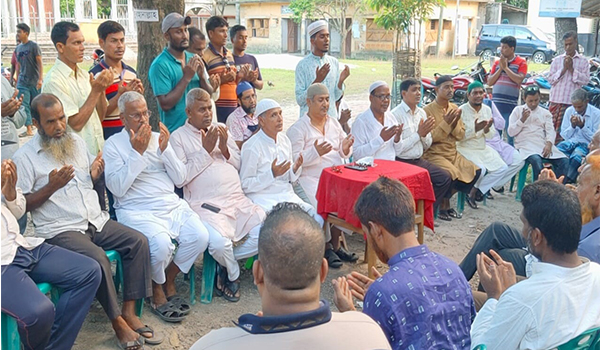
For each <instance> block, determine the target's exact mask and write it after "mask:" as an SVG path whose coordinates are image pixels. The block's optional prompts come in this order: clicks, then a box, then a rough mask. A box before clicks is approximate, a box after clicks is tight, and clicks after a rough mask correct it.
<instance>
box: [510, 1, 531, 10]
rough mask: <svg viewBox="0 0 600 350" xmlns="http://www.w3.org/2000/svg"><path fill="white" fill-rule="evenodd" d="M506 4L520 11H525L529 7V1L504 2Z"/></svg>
mask: <svg viewBox="0 0 600 350" xmlns="http://www.w3.org/2000/svg"><path fill="white" fill-rule="evenodd" d="M506 3H507V4H509V5H513V6H516V7H519V8H522V9H527V8H528V7H529V0H506Z"/></svg>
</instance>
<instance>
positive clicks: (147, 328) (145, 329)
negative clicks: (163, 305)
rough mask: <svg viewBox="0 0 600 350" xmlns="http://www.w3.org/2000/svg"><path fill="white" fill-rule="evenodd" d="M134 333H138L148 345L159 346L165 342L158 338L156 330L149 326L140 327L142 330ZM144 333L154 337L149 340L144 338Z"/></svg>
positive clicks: (139, 329)
mask: <svg viewBox="0 0 600 350" xmlns="http://www.w3.org/2000/svg"><path fill="white" fill-rule="evenodd" d="M134 332H136V333H137V334H139V335H141V336H142V337H144V341H145V342H146V344H150V345H158V344H160V343H162V342H163V340H164V338H157V337H156V335H155V333H154V330H153V329H152V328H150V326H148V325H145V326H144V327H140V328H138V329H136V330H134ZM144 333H151V334H152V336H151V337H150V338H148V337H146V336H144Z"/></svg>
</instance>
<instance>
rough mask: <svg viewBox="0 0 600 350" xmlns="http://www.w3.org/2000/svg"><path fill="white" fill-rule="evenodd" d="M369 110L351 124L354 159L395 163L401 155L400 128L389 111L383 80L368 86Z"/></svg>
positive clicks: (389, 99)
mask: <svg viewBox="0 0 600 350" xmlns="http://www.w3.org/2000/svg"><path fill="white" fill-rule="evenodd" d="M369 101H370V106H369V109H367V110H366V111H364V112H363V113H361V114H359V115H358V117H356V120H355V121H354V123H353V124H352V135H354V139H355V143H354V159H355V160H359V159H361V158H363V157H373V158H375V159H385V160H394V159H396V153H398V152H400V150H401V147H402V141H401V139H400V136H401V135H402V128H403V126H402V125H398V121H397V120H396V118H394V116H393V115H392V114H391V113H390V112H389V111H388V108H389V107H390V102H391V101H392V95H391V94H390V87H389V86H388V84H387V83H386V82H385V81H381V80H379V81H376V82H374V83H373V84H371V86H370V87H369Z"/></svg>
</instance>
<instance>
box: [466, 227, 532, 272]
mask: <svg viewBox="0 0 600 350" xmlns="http://www.w3.org/2000/svg"><path fill="white" fill-rule="evenodd" d="M526 246H527V242H525V239H524V238H523V236H522V235H521V232H520V231H519V230H517V229H516V228H514V227H512V226H509V225H507V224H504V223H501V222H494V223H492V224H491V225H490V226H488V227H486V229H485V230H483V232H481V234H480V235H479V237H477V240H475V243H474V244H473V247H472V248H471V250H470V251H469V252H468V253H467V255H466V256H465V258H464V259H463V261H461V262H460V264H459V265H458V266H460V269H461V270H462V272H463V273H464V274H465V277H466V278H467V280H470V279H471V278H472V277H473V275H474V274H475V271H477V254H479V253H483V252H485V253H486V254H488V256H489V251H490V249H493V250H494V251H496V253H498V254H499V255H500V256H501V257H502V259H503V260H504V261H509V262H511V263H512V264H513V266H514V267H515V271H516V273H517V275H519V276H525V265H526V261H525V256H526V255H527V251H526V250H525V247H526Z"/></svg>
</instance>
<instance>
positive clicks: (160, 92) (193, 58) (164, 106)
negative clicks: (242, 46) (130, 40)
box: [148, 12, 212, 132]
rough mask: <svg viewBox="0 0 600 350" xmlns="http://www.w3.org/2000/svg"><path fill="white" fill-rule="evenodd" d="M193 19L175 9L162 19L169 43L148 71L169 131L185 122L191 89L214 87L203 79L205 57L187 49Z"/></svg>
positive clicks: (162, 28)
mask: <svg viewBox="0 0 600 350" xmlns="http://www.w3.org/2000/svg"><path fill="white" fill-rule="evenodd" d="M191 21H192V19H191V18H190V17H189V16H186V17H183V16H182V15H180V14H179V13H175V12H172V13H169V14H168V15H167V16H166V17H165V18H164V19H163V21H162V24H161V30H162V32H163V35H164V38H165V40H166V41H167V42H168V45H167V47H165V49H164V50H163V51H162V52H161V54H160V55H158V56H157V57H156V58H155V59H154V61H152V64H151V65H150V70H149V71H148V79H149V80H150V85H151V86H152V91H153V92H154V95H155V96H156V100H157V103H158V111H159V113H160V121H161V122H162V123H163V124H165V125H166V127H167V129H168V130H169V132H173V131H175V130H177V128H179V127H180V126H182V125H183V124H185V119H186V118H185V94H187V93H188V91H190V90H191V89H193V88H197V87H202V88H203V89H205V90H207V91H211V90H212V88H211V87H210V84H208V83H207V81H206V79H200V77H202V76H203V75H204V65H203V63H202V58H201V57H200V56H199V55H195V54H193V53H190V52H187V51H186V49H187V48H188V47H189V45H190V41H189V35H188V29H187V28H188V25H189V24H190V23H191ZM209 89H211V90H209Z"/></svg>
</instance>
